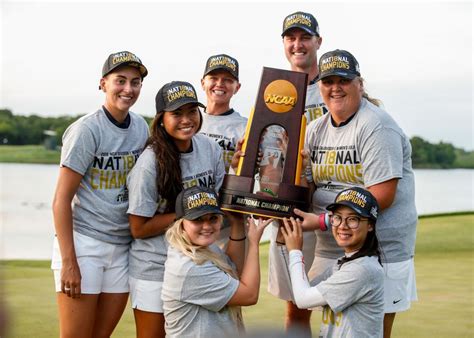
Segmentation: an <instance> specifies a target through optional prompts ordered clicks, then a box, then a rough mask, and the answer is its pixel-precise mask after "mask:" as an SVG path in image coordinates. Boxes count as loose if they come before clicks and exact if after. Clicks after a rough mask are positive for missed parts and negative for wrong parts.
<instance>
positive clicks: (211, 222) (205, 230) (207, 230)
mask: <svg viewBox="0 0 474 338" xmlns="http://www.w3.org/2000/svg"><path fill="white" fill-rule="evenodd" d="M221 225H222V215H219V214H206V215H203V216H201V217H199V218H197V219H195V220H187V219H183V229H184V231H185V232H186V234H187V235H188V237H189V240H190V241H191V243H193V244H194V245H199V246H209V245H211V244H212V243H214V242H215V241H217V239H218V238H219V234H220V231H221Z"/></svg>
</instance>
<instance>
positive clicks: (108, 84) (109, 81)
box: [100, 66, 142, 120]
mask: <svg viewBox="0 0 474 338" xmlns="http://www.w3.org/2000/svg"><path fill="white" fill-rule="evenodd" d="M100 87H101V88H102V91H104V92H105V104H104V105H105V107H106V108H107V110H108V111H109V112H110V113H111V114H112V115H113V116H114V117H115V118H116V119H117V120H119V119H120V117H122V116H123V117H125V116H126V115H127V113H128V111H129V109H130V107H131V106H133V104H134V103H135V102H136V101H137V99H138V96H139V95H140V90H141V88H142V78H141V75H140V72H139V71H138V69H137V68H134V67H128V66H125V67H120V68H118V69H117V70H114V71H113V72H112V73H110V74H108V75H106V76H105V77H103V78H102V79H100Z"/></svg>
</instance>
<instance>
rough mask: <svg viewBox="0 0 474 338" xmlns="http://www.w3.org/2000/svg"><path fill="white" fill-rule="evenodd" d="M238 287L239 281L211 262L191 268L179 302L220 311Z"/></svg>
mask: <svg viewBox="0 0 474 338" xmlns="http://www.w3.org/2000/svg"><path fill="white" fill-rule="evenodd" d="M238 287H239V281H238V280H237V279H234V278H232V277H231V276H230V275H228V274H227V273H225V272H224V271H222V270H221V269H219V268H218V267H217V266H215V265H214V264H213V263H211V262H206V263H204V264H202V265H195V266H193V267H192V268H191V269H190V270H189V271H188V273H187V275H186V278H185V280H184V282H183V289H182V291H181V301H183V302H186V303H191V304H195V305H199V306H202V307H204V308H205V309H207V310H209V311H214V312H218V311H220V310H221V309H222V308H223V307H224V306H225V305H226V304H227V303H228V302H229V300H230V299H231V298H232V296H233V295H234V294H235V292H236V291H237V288H238Z"/></svg>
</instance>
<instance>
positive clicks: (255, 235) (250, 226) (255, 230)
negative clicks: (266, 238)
mask: <svg viewBox="0 0 474 338" xmlns="http://www.w3.org/2000/svg"><path fill="white" fill-rule="evenodd" d="M272 221H273V218H267V219H265V220H264V219H263V218H261V217H260V218H259V219H258V225H257V224H256V223H255V220H254V219H253V218H252V217H250V216H249V217H247V223H246V226H247V238H248V240H249V244H252V243H254V244H257V245H259V243H260V238H262V234H263V231H264V230H265V228H266V227H267V225H268V224H270V223H271V222H272Z"/></svg>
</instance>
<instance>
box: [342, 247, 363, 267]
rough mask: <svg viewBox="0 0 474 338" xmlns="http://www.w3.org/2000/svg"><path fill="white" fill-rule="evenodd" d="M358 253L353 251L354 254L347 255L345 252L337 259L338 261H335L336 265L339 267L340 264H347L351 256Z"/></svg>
mask: <svg viewBox="0 0 474 338" xmlns="http://www.w3.org/2000/svg"><path fill="white" fill-rule="evenodd" d="M358 251H359V250H357V251H354V252H349V253H347V252H346V253H345V254H344V257H341V258H339V259H338V260H337V265H339V266H340V265H341V264H343V263H345V262H347V260H348V259H349V258H351V257H352V256H354V255H355V254H356V253H357V252H358Z"/></svg>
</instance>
